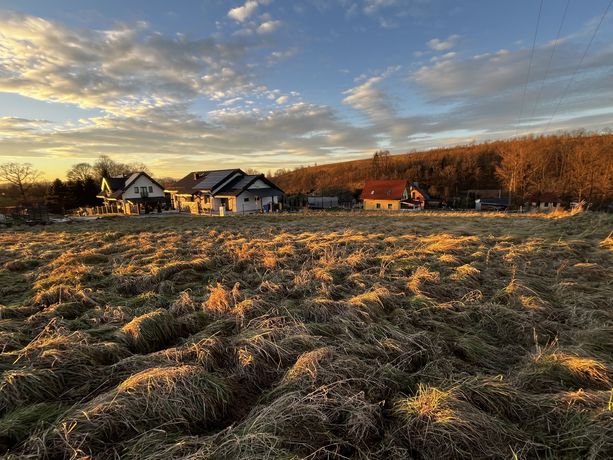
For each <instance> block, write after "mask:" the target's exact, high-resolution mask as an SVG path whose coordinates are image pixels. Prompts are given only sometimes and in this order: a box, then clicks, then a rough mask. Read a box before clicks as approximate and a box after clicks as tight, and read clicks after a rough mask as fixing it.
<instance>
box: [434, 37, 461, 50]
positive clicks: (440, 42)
mask: <svg viewBox="0 0 613 460" xmlns="http://www.w3.org/2000/svg"><path fill="white" fill-rule="evenodd" d="M459 39H460V36H459V35H455V34H454V35H450V36H449V37H447V38H446V39H440V38H433V39H432V40H430V41H428V43H426V45H428V48H430V49H433V50H435V51H445V50H448V49H451V48H453V47H454V46H456V44H457V43H458V40H459Z"/></svg>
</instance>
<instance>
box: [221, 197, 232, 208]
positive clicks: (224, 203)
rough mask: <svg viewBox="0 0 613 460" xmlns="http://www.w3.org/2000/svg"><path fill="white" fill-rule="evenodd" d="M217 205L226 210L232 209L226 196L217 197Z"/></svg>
mask: <svg viewBox="0 0 613 460" xmlns="http://www.w3.org/2000/svg"><path fill="white" fill-rule="evenodd" d="M219 205H220V206H223V207H224V208H225V209H226V211H232V210H231V209H230V202H229V201H228V199H227V198H220V199H219Z"/></svg>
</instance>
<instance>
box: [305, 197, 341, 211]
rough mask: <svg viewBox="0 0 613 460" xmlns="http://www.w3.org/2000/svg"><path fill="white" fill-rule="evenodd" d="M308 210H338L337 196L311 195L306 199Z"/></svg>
mask: <svg viewBox="0 0 613 460" xmlns="http://www.w3.org/2000/svg"><path fill="white" fill-rule="evenodd" d="M307 201H308V204H309V208H311V209H330V208H338V207H339V202H338V196H324V195H318V194H317V193H312V194H310V195H309V196H308V197H307Z"/></svg>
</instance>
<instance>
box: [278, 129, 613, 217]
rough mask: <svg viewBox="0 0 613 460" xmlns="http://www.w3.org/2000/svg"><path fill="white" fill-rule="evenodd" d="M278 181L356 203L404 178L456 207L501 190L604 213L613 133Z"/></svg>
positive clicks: (316, 171)
mask: <svg viewBox="0 0 613 460" xmlns="http://www.w3.org/2000/svg"><path fill="white" fill-rule="evenodd" d="M273 178H274V181H275V182H276V183H277V184H278V185H279V186H280V187H281V188H282V189H283V190H284V191H285V192H286V193H288V194H297V193H310V192H313V191H317V192H322V193H335V194H342V193H351V194H353V196H354V197H357V196H359V193H360V191H361V188H362V187H363V186H364V182H365V181H366V180H367V179H407V180H410V181H416V182H419V183H420V184H422V186H425V187H426V188H427V189H428V192H429V193H430V194H431V195H433V196H438V197H441V198H445V199H446V200H447V201H448V202H455V203H457V204H462V202H463V201H466V198H467V192H468V191H469V190H476V189H477V190H483V189H489V190H492V189H498V190H503V191H504V193H505V196H506V195H507V194H509V193H510V194H511V196H512V198H513V201H514V202H515V203H517V204H520V203H523V202H525V201H528V200H530V199H535V198H536V199H538V196H539V195H540V194H544V193H547V194H554V195H556V196H557V197H559V198H560V199H561V200H563V202H567V203H568V202H571V201H581V200H585V201H587V202H588V203H591V205H592V207H593V208H601V207H604V206H606V205H607V204H608V203H610V202H611V201H613V134H610V133H605V134H595V133H586V132H582V131H579V132H573V133H565V134H560V135H551V136H538V137H537V136H527V137H522V138H517V139H512V140H502V141H493V142H484V143H479V144H470V145H462V146H456V147H450V148H439V149H433V150H429V151H423V152H410V153H405V154H401V155H390V153H389V152H388V151H377V152H375V154H374V155H373V156H372V158H370V159H364V160H356V161H347V162H342V163H334V164H325V165H317V166H310V167H299V168H296V169H294V170H291V171H288V170H277V171H276V173H275V174H274V175H273Z"/></svg>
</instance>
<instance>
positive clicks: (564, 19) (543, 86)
mask: <svg viewBox="0 0 613 460" xmlns="http://www.w3.org/2000/svg"><path fill="white" fill-rule="evenodd" d="M569 5H570V0H566V6H565V7H564V13H563V14H562V20H561V21H560V27H558V33H557V34H556V38H555V40H554V44H553V48H552V50H551V54H550V55H549V61H548V62H547V67H546V69H545V74H544V75H543V80H542V81H541V87H540V88H539V92H538V96H537V97H536V101H535V102H534V107H533V108H532V113H531V114H530V118H531V119H533V118H534V114H535V113H536V109H537V107H538V105H539V102H540V101H541V96H542V95H543V89H544V88H545V82H546V81H547V77H548V76H549V70H550V69H551V63H552V62H553V55H554V54H555V52H556V48H557V47H558V42H559V39H560V35H561V33H562V28H563V27H564V22H565V21H566V13H568V6H569Z"/></svg>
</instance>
